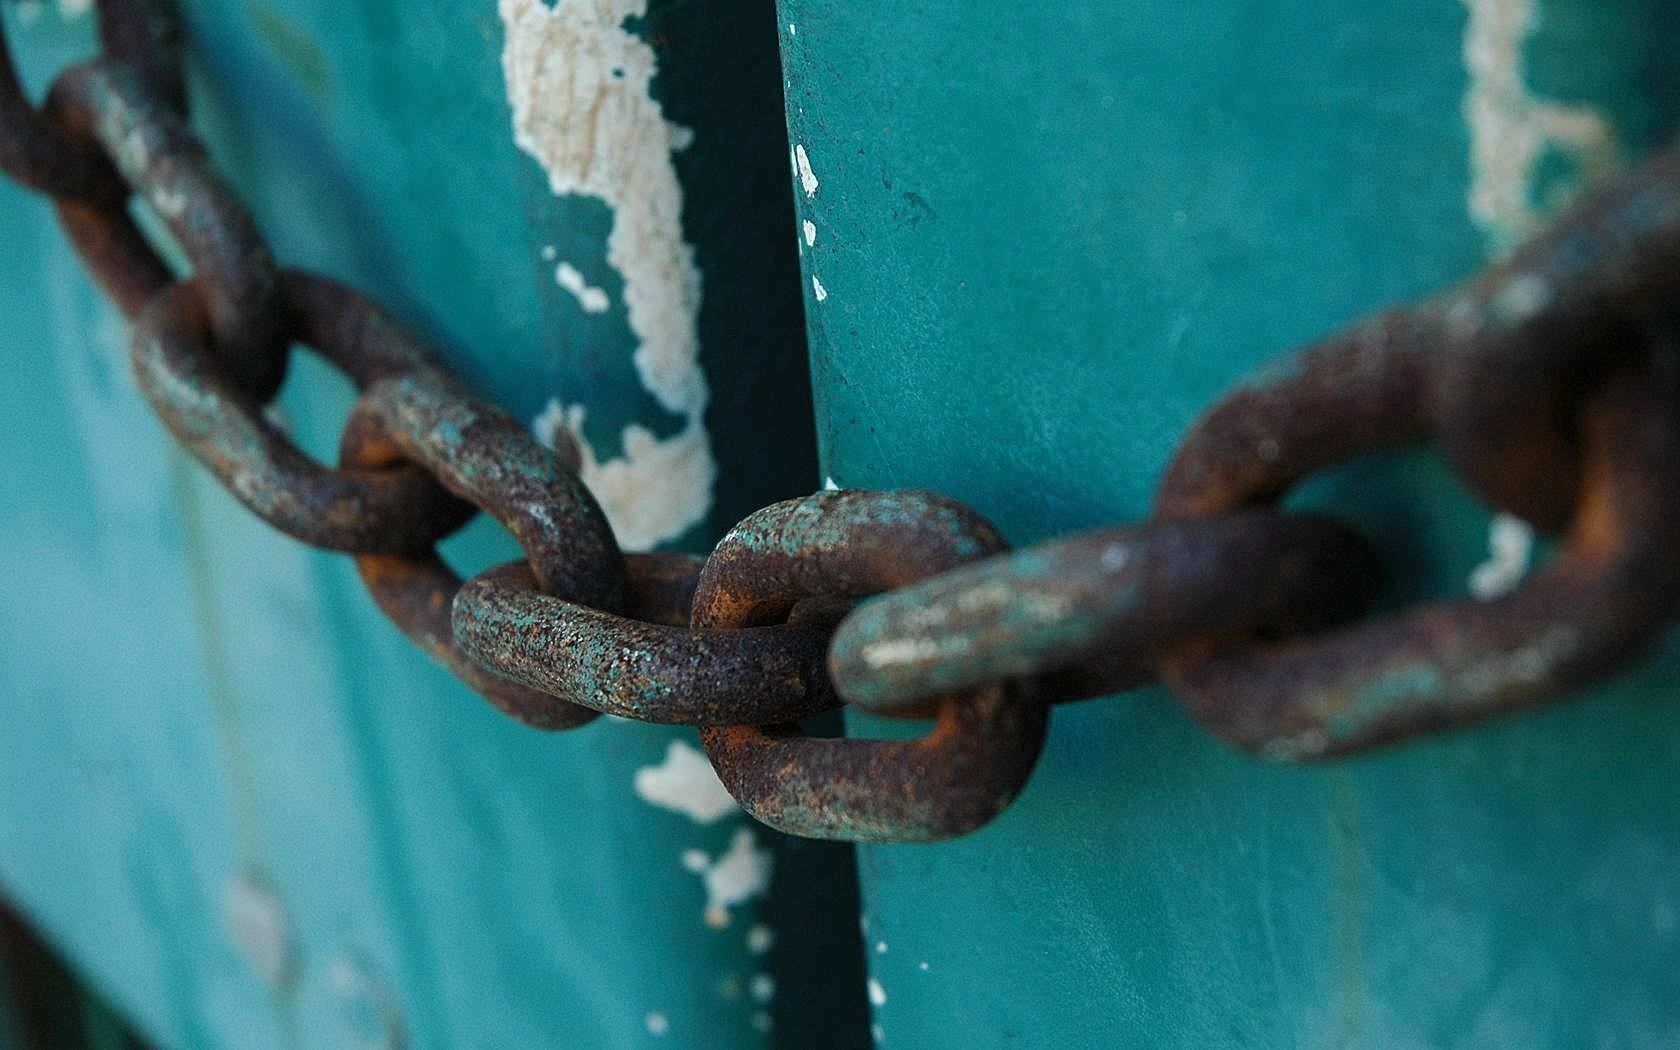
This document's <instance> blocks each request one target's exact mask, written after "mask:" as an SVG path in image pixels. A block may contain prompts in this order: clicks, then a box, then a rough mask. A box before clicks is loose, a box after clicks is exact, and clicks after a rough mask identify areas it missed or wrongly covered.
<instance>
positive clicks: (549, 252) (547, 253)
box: [542, 244, 560, 262]
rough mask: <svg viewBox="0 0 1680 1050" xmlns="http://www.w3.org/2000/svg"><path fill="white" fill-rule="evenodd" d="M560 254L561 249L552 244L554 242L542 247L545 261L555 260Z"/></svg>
mask: <svg viewBox="0 0 1680 1050" xmlns="http://www.w3.org/2000/svg"><path fill="white" fill-rule="evenodd" d="M559 254H560V249H558V248H556V247H555V246H554V245H552V244H545V245H543V249H542V257H543V262H553V261H554V260H555V258H556V257H557V256H558V255H559Z"/></svg>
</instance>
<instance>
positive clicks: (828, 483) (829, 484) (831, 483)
mask: <svg viewBox="0 0 1680 1050" xmlns="http://www.w3.org/2000/svg"><path fill="white" fill-rule="evenodd" d="M823 491H824V492H839V491H840V485H839V483H838V482H836V481H835V480H834V478H833V477H826V478H823Z"/></svg>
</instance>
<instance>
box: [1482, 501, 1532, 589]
mask: <svg viewBox="0 0 1680 1050" xmlns="http://www.w3.org/2000/svg"><path fill="white" fill-rule="evenodd" d="M1533 552H1534V529H1533V528H1532V527H1531V526H1530V525H1529V524H1528V522H1526V521H1523V520H1522V519H1521V518H1518V517H1516V516H1514V515H1511V514H1496V515H1494V517H1493V520H1492V521H1491V522H1489V523H1488V559H1487V561H1485V562H1483V563H1482V564H1480V565H1478V566H1476V568H1475V569H1474V570H1473V571H1472V572H1471V573H1470V593H1471V594H1472V595H1474V596H1475V597H1477V598H1480V599H1481V600H1483V601H1488V600H1489V599H1493V598H1498V597H1499V596H1500V595H1503V594H1509V593H1510V592H1511V591H1512V590H1514V589H1515V588H1516V586H1517V584H1519V583H1521V582H1522V578H1523V576H1524V575H1526V574H1527V573H1528V562H1529V558H1530V557H1531V556H1532V555H1533Z"/></svg>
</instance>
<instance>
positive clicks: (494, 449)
mask: <svg viewBox="0 0 1680 1050" xmlns="http://www.w3.org/2000/svg"><path fill="white" fill-rule="evenodd" d="M340 460H341V462H342V463H343V464H344V466H346V467H348V468H359V469H369V468H375V469H392V468H397V467H400V466H401V465H402V464H405V463H406V464H410V465H412V466H417V467H419V468H421V469H423V470H425V471H427V472H429V473H430V474H431V475H432V476H433V477H435V478H436V479H437V481H438V482H439V483H440V484H441V485H443V487H444V488H445V489H447V490H449V491H450V492H453V493H454V494H455V495H457V496H459V497H460V498H461V499H462V500H464V501H466V502H467V503H469V504H471V505H473V506H476V507H478V508H479V509H481V510H484V511H486V512H488V513H489V514H490V515H491V516H492V517H494V518H495V519H496V520H497V521H499V522H500V523H501V524H502V525H503V526H504V527H505V528H507V530H508V531H509V532H511V533H512V534H513V536H514V538H515V539H516V540H518V541H519V544H520V546H521V547H522V548H523V549H524V551H525V554H526V558H527V559H528V563H522V564H523V565H524V573H525V576H524V579H527V580H529V581H530V585H531V588H532V590H533V591H538V593H541V592H547V593H549V594H554V595H563V596H567V597H575V598H576V599H577V600H578V601H581V602H586V603H589V604H591V605H598V606H602V607H605V608H610V609H616V608H619V607H621V606H622V605H623V603H624V601H625V594H626V585H625V566H624V560H623V558H622V556H621V555H620V554H619V550H618V544H617V542H616V541H614V539H613V536H612V531H611V530H610V529H609V528H608V526H607V522H606V518H605V516H604V515H603V514H602V513H601V509H600V507H599V506H598V505H597V504H596V503H595V499H594V497H593V496H591V495H590V494H589V491H588V490H587V489H586V488H584V486H583V483H582V482H581V481H579V480H578V477H577V475H576V474H575V473H573V471H572V470H571V468H570V467H568V466H567V465H566V463H565V462H564V457H563V454H556V453H555V452H554V451H552V450H550V449H547V448H544V447H543V446H542V445H539V444H538V443H537V442H536V441H535V440H534V439H533V438H532V437H531V436H530V435H529V434H528V433H526V431H525V428H524V427H522V426H520V425H519V423H518V421H516V420H515V419H513V418H512V417H511V416H509V415H507V414H506V413H505V412H502V411H500V410H498V409H494V408H491V407H489V406H488V405H485V404H483V403H481V402H479V401H478V400H477V399H475V398H473V397H472V396H471V395H470V394H469V393H468V392H467V391H466V390H464V389H463V388H462V387H460V386H459V385H458V384H456V383H455V382H453V381H452V380H449V379H446V378H444V377H443V376H442V375H440V374H438V373H436V372H433V371H430V370H415V371H410V372H408V373H405V374H402V375H398V376H394V377H392V378H390V379H387V380H385V381H384V382H381V383H379V384H376V385H375V386H373V387H371V388H370V389H368V390H367V391H366V392H365V393H364V394H363V395H362V398H361V400H360V401H359V402H358V403H357V405H356V408H355V411H353V412H352V413H351V414H350V419H349V422H348V423H346V424H345V427H344V436H343V440H342V443H341V446H340ZM356 565H357V568H358V569H359V570H360V572H361V574H362V579H363V581H364V582H365V583H366V584H367V586H368V589H369V590H370V591H372V592H373V596H374V599H375V600H376V601H377V602H378V603H379V606H380V608H382V609H383V610H385V612H386V614H387V615H389V616H390V617H391V619H392V620H394V621H395V622H396V623H397V625H398V626H399V627H401V628H402V629H403V631H404V632H406V633H407V634H409V635H410V636H411V637H413V638H415V639H416V640H418V641H419V642H420V643H421V645H422V646H423V647H425V648H426V649H427V651H428V652H430V653H431V654H432V655H433V657H435V658H436V659H437V660H438V661H439V662H441V663H443V664H444V665H445V666H447V667H449V668H450V669H451V670H452V671H454V672H455V673H456V675H457V676H458V677H460V678H461V679H462V680H463V681H465V682H466V683H467V684H468V685H470V686H472V687H473V688H474V689H477V690H478V691H479V692H480V693H482V694H483V695H484V696H485V698H486V699H488V700H489V701H490V702H491V703H493V704H495V705H496V706H497V707H499V708H501V709H502V710H503V711H505V712H506V713H508V714H509V715H512V716H513V717H515V718H517V719H519V720H520V721H522V722H525V723H526V724H527V725H532V726H536V727H538V728H541V729H572V728H576V727H577V726H580V725H583V724H584V723H586V722H588V721H590V720H591V719H593V718H594V717H595V714H596V712H595V711H594V710H590V709H589V708H587V707H584V706H580V705H578V704H575V703H572V702H570V701H569V700H567V699H566V698H564V697H559V698H557V697H554V696H551V695H547V694H545V693H542V692H539V691H537V690H534V689H530V688H526V687H525V686H523V685H517V684H515V683H514V682H512V681H509V680H508V677H507V676H506V675H503V674H499V673H497V668H495V667H494V666H492V665H491V662H490V661H488V660H485V659H483V658H482V657H481V656H480V655H479V654H477V653H476V652H474V651H473V650H472V649H471V648H470V647H469V646H467V645H463V644H462V642H461V641H460V640H458V639H457V637H456V631H455V629H454V628H453V627H451V625H450V617H451V611H450V610H451V606H452V605H453V603H454V601H455V599H456V597H457V595H458V593H459V592H460V590H461V580H460V577H458V576H457V575H456V574H455V573H454V572H452V571H451V570H450V569H449V568H448V566H446V565H445V564H444V563H443V561H442V559H441V558H439V557H438V555H437V554H436V552H435V551H421V552H413V553H385V554H380V555H374V556H367V555H364V556H361V557H358V558H357V559H356ZM657 582H660V583H662V584H663V585H664V586H666V587H670V586H678V587H682V586H683V585H682V584H681V583H677V584H672V583H671V581H670V580H669V579H668V578H667V577H664V576H662V577H660V579H659V581H657ZM539 588H540V591H539V590H538V589H539ZM553 600H558V599H553Z"/></svg>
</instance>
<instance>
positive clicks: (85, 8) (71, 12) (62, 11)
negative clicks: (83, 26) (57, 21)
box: [58, 0, 93, 22]
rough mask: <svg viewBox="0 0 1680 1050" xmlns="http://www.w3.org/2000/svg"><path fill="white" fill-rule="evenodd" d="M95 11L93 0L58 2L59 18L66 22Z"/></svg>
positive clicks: (59, 0)
mask: <svg viewBox="0 0 1680 1050" xmlns="http://www.w3.org/2000/svg"><path fill="white" fill-rule="evenodd" d="M92 10H93V0H58V17H59V18H62V19H64V20H65V21H66V22H68V21H70V20H71V19H72V18H80V17H82V16H83V15H85V14H87V13H88V12H89V11H92Z"/></svg>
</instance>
